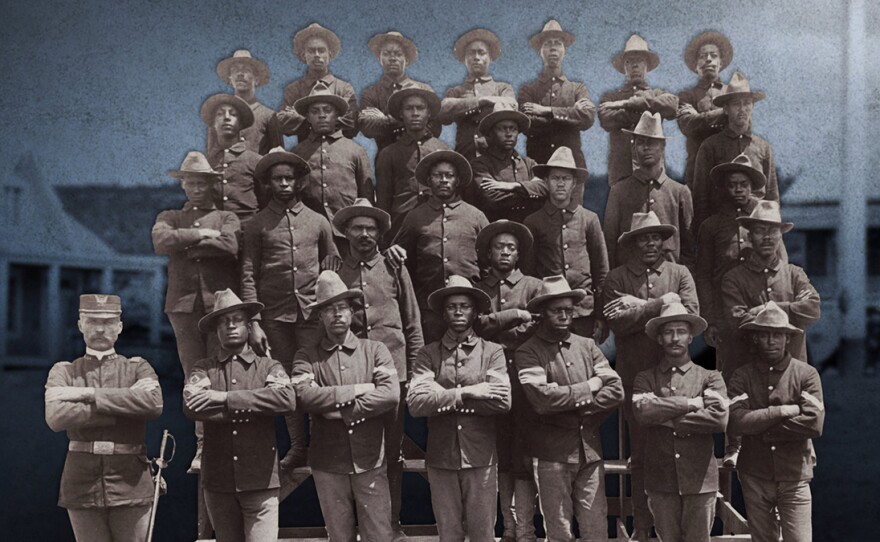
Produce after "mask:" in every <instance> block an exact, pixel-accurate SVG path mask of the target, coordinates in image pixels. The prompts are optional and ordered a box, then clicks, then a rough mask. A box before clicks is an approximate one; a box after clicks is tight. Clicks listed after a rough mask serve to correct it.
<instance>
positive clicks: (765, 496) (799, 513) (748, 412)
mask: <svg viewBox="0 0 880 542" xmlns="http://www.w3.org/2000/svg"><path fill="white" fill-rule="evenodd" d="M786 312H787V311H786V310H785V309H784V308H783V307H782V306H780V305H778V304H777V303H775V302H773V301H769V302H768V303H767V304H766V305H765V306H764V308H763V309H762V310H761V312H759V313H758V314H757V315H756V316H755V318H754V319H753V320H752V321H750V322H746V323H744V324H743V325H742V326H741V327H740V329H741V330H742V331H743V332H745V333H748V334H749V335H751V339H752V341H753V343H754V344H755V346H756V349H757V351H758V356H757V358H756V360H755V361H754V362H752V363H749V364H748V365H745V366H744V367H741V368H739V369H737V371H736V372H735V373H734V374H733V378H731V380H730V385H729V390H730V391H729V395H730V425H731V429H732V430H733V431H734V432H736V433H739V434H742V435H743V443H742V452H741V454H740V456H741V457H740V459H739V462H738V463H737V473H738V475H739V480H740V484H741V485H742V490H743V500H744V501H745V505H746V514H747V515H748V517H749V532H751V534H752V540H755V542H776V541H778V540H780V534H781V535H782V537H781V539H782V540H805V541H809V540H812V539H813V527H812V497H811V495H810V480H812V478H813V467H814V466H815V465H816V452H815V450H814V448H813V440H812V439H814V438H818V437H820V436H822V426H823V425H824V423H825V405H824V399H823V397H822V383H821V381H820V380H819V373H818V372H817V371H816V369H814V368H813V367H811V366H809V365H808V364H807V363H806V362H804V361H801V360H799V359H797V358H796V357H795V356H794V354H792V353H790V351H788V350H789V349H788V346H790V344H791V341H792V340H794V341H798V340H799V339H800V338H799V337H798V336H799V335H801V334H803V330H802V329H800V328H799V327H796V326H793V325H791V324H790V323H789V317H788V314H786ZM791 314H794V313H791Z"/></svg>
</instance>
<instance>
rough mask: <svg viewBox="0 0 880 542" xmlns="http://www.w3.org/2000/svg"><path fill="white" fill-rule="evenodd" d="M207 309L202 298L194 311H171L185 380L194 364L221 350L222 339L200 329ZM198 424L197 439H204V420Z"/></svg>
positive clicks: (170, 316)
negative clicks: (200, 322) (200, 323)
mask: <svg viewBox="0 0 880 542" xmlns="http://www.w3.org/2000/svg"><path fill="white" fill-rule="evenodd" d="M205 314H206V311H205V308H204V306H203V305H202V302H201V298H198V300H197V301H196V307H195V310H194V311H193V312H169V313H168V321H169V322H171V329H173V330H174V341H175V342H176V343H177V357H178V358H180V365H181V367H183V381H184V382H186V379H187V378H189V373H190V371H192V369H193V366H194V365H195V364H196V362H197V361H199V360H200V359H205V358H208V357H211V356H213V355H215V354H217V353H218V352H219V351H220V340H219V339H218V338H217V334H216V333H202V332H201V331H199V320H200V319H201V318H202V317H203V316H205ZM195 424H196V439H198V440H202V434H203V429H202V422H195Z"/></svg>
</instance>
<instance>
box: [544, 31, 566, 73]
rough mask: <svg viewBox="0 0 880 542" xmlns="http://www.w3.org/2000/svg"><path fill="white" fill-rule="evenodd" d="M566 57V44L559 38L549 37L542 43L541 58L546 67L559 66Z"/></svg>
mask: <svg viewBox="0 0 880 542" xmlns="http://www.w3.org/2000/svg"><path fill="white" fill-rule="evenodd" d="M563 58H565V44H564V43H562V40H561V39H559V38H547V39H545V40H544V41H543V42H542V43H541V60H543V61H544V67H545V68H558V67H559V66H561V65H562V59H563Z"/></svg>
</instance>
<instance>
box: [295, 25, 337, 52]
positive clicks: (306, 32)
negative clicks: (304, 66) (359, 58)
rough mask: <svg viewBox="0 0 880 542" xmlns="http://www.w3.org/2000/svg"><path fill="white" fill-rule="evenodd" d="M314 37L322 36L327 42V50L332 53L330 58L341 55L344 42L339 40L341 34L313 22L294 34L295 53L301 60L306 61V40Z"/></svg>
mask: <svg viewBox="0 0 880 542" xmlns="http://www.w3.org/2000/svg"><path fill="white" fill-rule="evenodd" d="M314 37H318V38H321V39H323V40H324V41H326V42H327V50H328V52H329V53H330V60H333V59H334V58H336V57H337V56H338V55H339V51H340V50H342V42H341V41H339V36H337V35H336V34H335V33H334V32H333V31H332V30H329V29H327V28H324V27H323V26H321V25H319V24H318V23H312V24H310V25H309V26H307V27H305V28H303V29H302V30H300V31H299V32H297V33H296V34H295V35H294V36H293V54H295V55H296V57H297V58H298V59H300V61H301V62H305V61H306V57H305V52H306V51H305V49H306V42H307V41H309V38H314Z"/></svg>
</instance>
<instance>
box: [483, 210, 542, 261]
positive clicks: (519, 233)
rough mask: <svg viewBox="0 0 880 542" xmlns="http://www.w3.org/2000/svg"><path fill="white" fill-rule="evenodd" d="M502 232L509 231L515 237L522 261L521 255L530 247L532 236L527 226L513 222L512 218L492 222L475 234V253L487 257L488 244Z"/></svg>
mask: <svg viewBox="0 0 880 542" xmlns="http://www.w3.org/2000/svg"><path fill="white" fill-rule="evenodd" d="M502 233H509V234H511V235H513V236H514V237H516V240H517V242H518V243H519V244H518V246H517V249H518V250H519V253H520V258H519V260H520V261H522V260H523V257H522V255H523V254H524V253H526V252H528V251H529V250H531V249H532V244H533V243H534V237H533V236H532V232H531V231H529V229H528V228H527V227H525V226H523V225H522V224H520V223H519V222H513V221H512V220H500V221H496V222H492V223H491V224H489V225H488V226H486V227H485V228H483V229H482V230H480V233H478V234H477V242H476V248H477V255H479V256H481V257H483V258H485V257H487V256H488V253H489V244H490V243H492V240H493V239H495V238H496V237H498V236H499V235H501V234H502Z"/></svg>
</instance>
